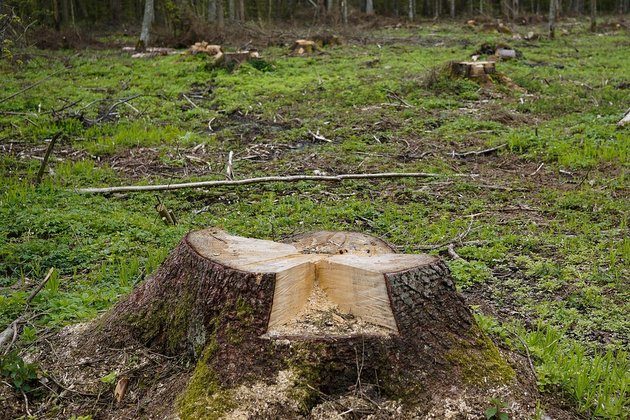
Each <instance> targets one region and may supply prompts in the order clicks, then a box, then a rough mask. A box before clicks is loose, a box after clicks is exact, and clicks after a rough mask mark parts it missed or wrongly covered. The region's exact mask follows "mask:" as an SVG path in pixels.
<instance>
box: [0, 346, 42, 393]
mask: <svg viewBox="0 0 630 420" xmlns="http://www.w3.org/2000/svg"><path fill="white" fill-rule="evenodd" d="M0 377H2V378H3V379H4V380H5V381H7V382H9V383H10V384H11V385H12V386H13V387H14V388H15V389H16V390H18V391H22V392H30V391H31V390H32V388H33V386H34V385H35V384H36V383H37V366H36V365H34V364H32V363H27V362H25V361H24V359H22V358H21V357H20V356H19V355H18V353H17V352H15V351H14V352H10V353H8V354H6V355H4V356H0Z"/></svg>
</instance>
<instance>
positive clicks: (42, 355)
mask: <svg viewBox="0 0 630 420" xmlns="http://www.w3.org/2000/svg"><path fill="white" fill-rule="evenodd" d="M86 328H88V324H77V325H72V326H69V327H66V328H64V329H63V330H61V332H60V333H59V334H58V335H55V336H54V337H52V338H49V339H41V340H39V341H38V342H36V343H35V344H34V345H33V346H31V349H30V350H29V351H28V352H27V354H26V355H25V360H28V361H34V362H36V363H38V364H39V366H40V370H41V372H44V374H43V375H42V377H41V378H40V382H41V384H42V386H41V388H40V390H41V391H40V392H34V393H32V394H30V397H29V398H28V407H27V406H26V404H25V401H26V400H25V399H23V398H18V399H17V400H15V398H14V400H15V401H14V402H13V404H11V405H10V406H5V407H6V408H9V407H10V408H11V409H12V410H13V412H14V413H21V414H24V413H27V412H30V413H31V414H33V415H35V416H36V417H40V416H41V417H46V416H54V417H58V416H60V415H63V416H69V415H71V414H78V413H82V414H87V413H89V414H91V415H92V416H93V417H94V418H138V417H143V416H145V415H152V416H158V417H164V416H166V417H168V416H170V415H172V412H173V407H174V399H175V397H176V396H177V395H178V394H179V392H180V391H181V389H182V388H183V387H184V385H185V383H186V381H187V378H188V376H189V371H188V370H187V369H186V367H185V366H184V365H183V364H181V361H180V360H178V359H176V358H172V357H166V356H163V355H160V354H158V353H155V352H152V351H151V350H149V349H147V348H144V347H142V346H140V345H136V346H130V347H126V348H113V347H112V348H109V347H106V346H102V347H98V348H88V346H86V345H85V342H84V341H83V340H81V339H80V337H82V333H83V332H84V331H85V329H86ZM121 379H126V380H127V381H128V384H129V385H128V390H129V391H128V392H127V393H126V394H125V396H124V397H123V398H122V400H121V401H120V402H117V401H115V398H114V388H115V386H116V384H117V383H118V381H119V380H121ZM11 395H13V396H15V393H14V392H11V391H9V392H8V393H4V395H2V393H1V391H0V398H7V397H10V396H11ZM54 413H56V414H54ZM3 414H6V411H5V412H4V413H3ZM10 417H13V416H9V417H6V418H10Z"/></svg>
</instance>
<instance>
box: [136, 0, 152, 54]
mask: <svg viewBox="0 0 630 420" xmlns="http://www.w3.org/2000/svg"><path fill="white" fill-rule="evenodd" d="M154 20H155V4H154V0H145V3H144V18H143V19H142V31H141V32H140V41H141V42H142V43H143V45H144V46H145V47H146V46H148V45H149V42H151V25H153V21H154Z"/></svg>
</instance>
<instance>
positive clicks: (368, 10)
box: [365, 0, 374, 15]
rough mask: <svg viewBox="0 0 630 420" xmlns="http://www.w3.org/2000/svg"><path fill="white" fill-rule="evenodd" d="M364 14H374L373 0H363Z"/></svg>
mask: <svg viewBox="0 0 630 420" xmlns="http://www.w3.org/2000/svg"><path fill="white" fill-rule="evenodd" d="M365 14H366V15H373V14H374V1H373V0H365Z"/></svg>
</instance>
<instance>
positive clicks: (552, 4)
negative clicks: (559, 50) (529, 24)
mask: <svg viewBox="0 0 630 420" xmlns="http://www.w3.org/2000/svg"><path fill="white" fill-rule="evenodd" d="M591 1H593V0H591ZM556 7H557V0H549V38H550V39H554V38H555V37H556Z"/></svg>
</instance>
